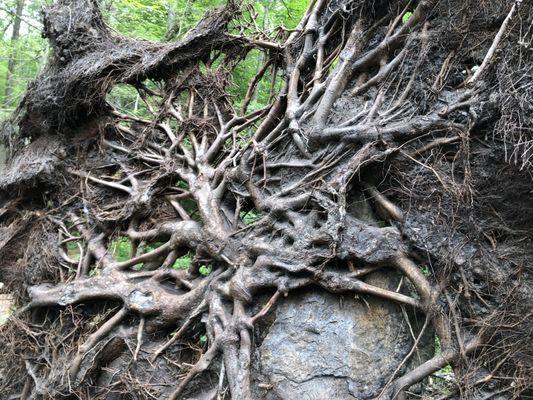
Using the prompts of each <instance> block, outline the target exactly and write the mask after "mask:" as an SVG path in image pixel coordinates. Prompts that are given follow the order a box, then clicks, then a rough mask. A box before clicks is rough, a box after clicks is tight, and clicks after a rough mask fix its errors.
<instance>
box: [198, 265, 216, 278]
mask: <svg viewBox="0 0 533 400" xmlns="http://www.w3.org/2000/svg"><path fill="white" fill-rule="evenodd" d="M212 271H213V266H211V265H200V268H199V269H198V272H200V275H202V276H208V275H209V274H210V273H211V272H212Z"/></svg>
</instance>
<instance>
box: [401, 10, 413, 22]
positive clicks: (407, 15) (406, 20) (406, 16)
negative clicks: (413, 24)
mask: <svg viewBox="0 0 533 400" xmlns="http://www.w3.org/2000/svg"><path fill="white" fill-rule="evenodd" d="M412 16H413V13H412V12H411V11H407V12H406V13H405V14H404V15H403V16H402V22H403V23H404V24H405V23H407V22H408V21H409V19H411V17H412Z"/></svg>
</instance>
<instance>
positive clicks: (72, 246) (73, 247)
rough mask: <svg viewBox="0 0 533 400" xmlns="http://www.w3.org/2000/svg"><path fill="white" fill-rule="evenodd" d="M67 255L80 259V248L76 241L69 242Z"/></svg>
mask: <svg viewBox="0 0 533 400" xmlns="http://www.w3.org/2000/svg"><path fill="white" fill-rule="evenodd" d="M67 256H69V257H70V258H72V259H73V260H76V261H78V260H79V259H80V248H79V247H78V245H77V244H76V242H67Z"/></svg>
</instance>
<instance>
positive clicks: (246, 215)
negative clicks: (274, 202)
mask: <svg viewBox="0 0 533 400" xmlns="http://www.w3.org/2000/svg"><path fill="white" fill-rule="evenodd" d="M239 216H240V217H241V221H242V222H243V223H244V225H251V224H253V223H255V222H257V221H258V220H259V218H261V216H260V215H259V214H257V213H256V212H255V211H253V210H250V211H241V212H240V214H239Z"/></svg>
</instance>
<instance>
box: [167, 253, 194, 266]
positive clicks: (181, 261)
mask: <svg viewBox="0 0 533 400" xmlns="http://www.w3.org/2000/svg"><path fill="white" fill-rule="evenodd" d="M191 263H192V257H191V256H190V255H189V254H186V255H184V256H182V257H180V258H178V259H177V260H176V261H174V264H172V268H173V269H189V267H190V266H191Z"/></svg>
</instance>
